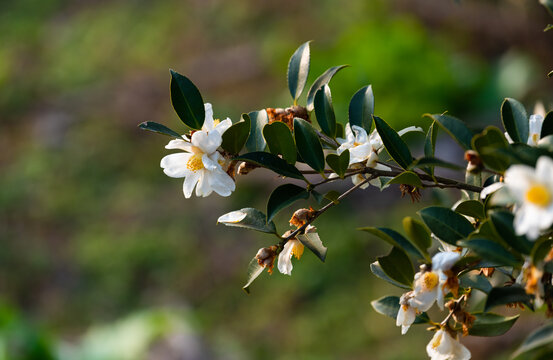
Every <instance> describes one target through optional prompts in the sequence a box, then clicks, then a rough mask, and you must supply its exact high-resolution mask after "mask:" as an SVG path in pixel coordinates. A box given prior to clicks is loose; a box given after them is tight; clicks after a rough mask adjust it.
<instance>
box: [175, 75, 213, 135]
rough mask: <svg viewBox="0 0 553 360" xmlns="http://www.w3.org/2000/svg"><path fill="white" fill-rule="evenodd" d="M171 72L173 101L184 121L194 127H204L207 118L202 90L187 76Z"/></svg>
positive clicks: (197, 128)
mask: <svg viewBox="0 0 553 360" xmlns="http://www.w3.org/2000/svg"><path fill="white" fill-rule="evenodd" d="M170 72H171V101H172V103H173V108H174V109H175V111H176V113H177V115H178V116H179V118H180V119H181V120H182V122H183V123H184V124H185V125H187V126H188V127H190V128H192V129H196V130H199V129H201V128H202V125H203V124H204V120H205V108H204V101H203V99H202V95H201V94H200V91H199V90H198V88H197V87H196V85H194V83H192V81H190V80H189V79H188V78H187V77H186V76H183V75H181V74H179V73H177V72H176V71H174V70H170Z"/></svg>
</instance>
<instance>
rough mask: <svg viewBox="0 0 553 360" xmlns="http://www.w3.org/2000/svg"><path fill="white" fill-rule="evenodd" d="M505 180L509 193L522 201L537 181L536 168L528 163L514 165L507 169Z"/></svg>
mask: <svg viewBox="0 0 553 360" xmlns="http://www.w3.org/2000/svg"><path fill="white" fill-rule="evenodd" d="M504 182H505V185H506V186H507V189H509V193H510V194H511V195H512V196H513V197H514V198H516V199H517V200H518V201H519V202H520V203H522V202H523V201H524V197H525V194H526V191H527V190H528V188H529V187H530V186H531V185H532V183H533V182H535V173H534V169H532V168H531V167H530V166H526V165H512V166H511V167H509V168H508V169H507V171H505V179H504Z"/></svg>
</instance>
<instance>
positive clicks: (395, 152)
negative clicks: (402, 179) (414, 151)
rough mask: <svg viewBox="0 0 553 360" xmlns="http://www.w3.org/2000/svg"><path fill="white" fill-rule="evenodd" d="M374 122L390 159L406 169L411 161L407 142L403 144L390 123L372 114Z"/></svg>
mask: <svg viewBox="0 0 553 360" xmlns="http://www.w3.org/2000/svg"><path fill="white" fill-rule="evenodd" d="M374 124H375V126H376V131H378V134H379V135H380V138H381V139H382V143H383V144H384V147H385V148H386V150H387V151H388V154H390V156H391V157H392V159H394V160H395V162H397V163H398V164H399V166H401V167H402V168H404V169H407V168H408V167H409V165H411V163H412V162H413V157H412V156H411V151H409V148H408V147H407V144H405V142H404V141H403V140H402V139H401V137H400V136H399V135H398V134H397V133H396V132H395V130H394V129H392V128H391V127H390V125H388V124H387V123H386V122H385V121H384V120H382V119H381V118H379V117H378V116H374Z"/></svg>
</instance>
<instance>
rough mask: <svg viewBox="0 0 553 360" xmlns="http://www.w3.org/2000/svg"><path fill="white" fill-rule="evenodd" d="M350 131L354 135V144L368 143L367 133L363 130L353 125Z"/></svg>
mask: <svg viewBox="0 0 553 360" xmlns="http://www.w3.org/2000/svg"><path fill="white" fill-rule="evenodd" d="M351 129H352V130H353V133H354V134H355V142H357V143H359V144H364V143H366V142H369V137H368V136H367V132H366V131H365V129H363V128H362V127H360V126H357V125H353V126H352V127H351Z"/></svg>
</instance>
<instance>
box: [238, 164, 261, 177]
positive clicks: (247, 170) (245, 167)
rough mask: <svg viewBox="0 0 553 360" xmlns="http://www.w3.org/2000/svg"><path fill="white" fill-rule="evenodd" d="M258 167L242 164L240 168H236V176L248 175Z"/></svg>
mask: <svg viewBox="0 0 553 360" xmlns="http://www.w3.org/2000/svg"><path fill="white" fill-rule="evenodd" d="M258 167H259V166H258V165H255V164H252V163H249V162H243V163H241V164H240V166H238V175H248V174H249V173H250V172H251V171H252V170H254V169H257V168H258Z"/></svg>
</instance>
